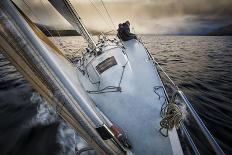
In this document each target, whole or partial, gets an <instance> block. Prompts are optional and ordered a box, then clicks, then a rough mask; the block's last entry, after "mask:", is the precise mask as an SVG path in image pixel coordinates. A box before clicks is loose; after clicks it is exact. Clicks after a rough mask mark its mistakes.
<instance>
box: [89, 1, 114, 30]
mask: <svg viewBox="0 0 232 155" xmlns="http://www.w3.org/2000/svg"><path fill="white" fill-rule="evenodd" d="M89 1H90V3H91V5H92V6H93V8H94V9H95V10H96V11H97V13H98V15H99V16H100V17H101V18H102V20H103V21H104V23H105V24H106V25H109V23H108V22H107V20H106V19H105V16H103V14H102V12H101V10H99V9H98V8H97V6H96V5H95V3H94V0H93V1H92V0H89ZM109 28H110V27H109ZM110 29H111V28H110Z"/></svg>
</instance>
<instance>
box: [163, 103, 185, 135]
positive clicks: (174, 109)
mask: <svg viewBox="0 0 232 155" xmlns="http://www.w3.org/2000/svg"><path fill="white" fill-rule="evenodd" d="M164 111H165V113H164V116H163V119H162V120H161V121H160V126H161V128H160V130H159V131H160V133H161V135H163V136H164V137H168V130H170V129H172V128H174V126H175V127H176V128H179V127H180V122H181V120H182V113H181V111H180V108H179V107H178V105H176V104H175V103H169V104H167V105H166V107H165V108H164ZM164 129H166V133H164V132H163V130H164Z"/></svg>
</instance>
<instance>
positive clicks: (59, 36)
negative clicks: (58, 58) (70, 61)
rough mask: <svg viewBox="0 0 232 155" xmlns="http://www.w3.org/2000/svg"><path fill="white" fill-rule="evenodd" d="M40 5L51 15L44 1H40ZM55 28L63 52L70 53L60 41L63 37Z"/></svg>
mask: <svg viewBox="0 0 232 155" xmlns="http://www.w3.org/2000/svg"><path fill="white" fill-rule="evenodd" d="M40 3H41V4H42V6H43V7H44V9H45V10H46V12H47V13H48V14H49V13H50V12H49V10H47V7H46V5H45V4H44V1H43V0H40ZM54 28H55V31H56V33H57V34H58V38H59V39H58V42H59V45H61V46H62V48H63V49H62V50H64V51H65V52H67V53H68V50H67V48H66V46H64V44H63V43H62V42H61V41H60V40H62V38H61V35H60V32H59V31H58V30H57V28H56V26H54Z"/></svg>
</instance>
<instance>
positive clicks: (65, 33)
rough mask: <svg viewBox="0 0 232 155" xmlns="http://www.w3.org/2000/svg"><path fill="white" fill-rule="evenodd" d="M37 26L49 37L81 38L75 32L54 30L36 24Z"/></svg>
mask: <svg viewBox="0 0 232 155" xmlns="http://www.w3.org/2000/svg"><path fill="white" fill-rule="evenodd" d="M36 26H37V27H38V28H39V29H40V30H41V31H42V32H43V33H44V34H45V35H46V36H48V37H51V36H54V37H55V36H59V35H60V36H80V34H79V33H77V31H75V30H54V29H52V28H50V27H47V26H44V25H41V24H36Z"/></svg>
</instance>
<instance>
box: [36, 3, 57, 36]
mask: <svg viewBox="0 0 232 155" xmlns="http://www.w3.org/2000/svg"><path fill="white" fill-rule="evenodd" d="M40 3H41V4H42V6H43V7H44V9H45V10H46V12H47V13H48V14H49V11H48V10H47V7H46V6H45V4H44V2H43V0H40ZM54 28H55V31H56V33H57V34H58V36H59V38H61V36H60V33H59V31H57V29H56V27H55V26H54Z"/></svg>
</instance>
